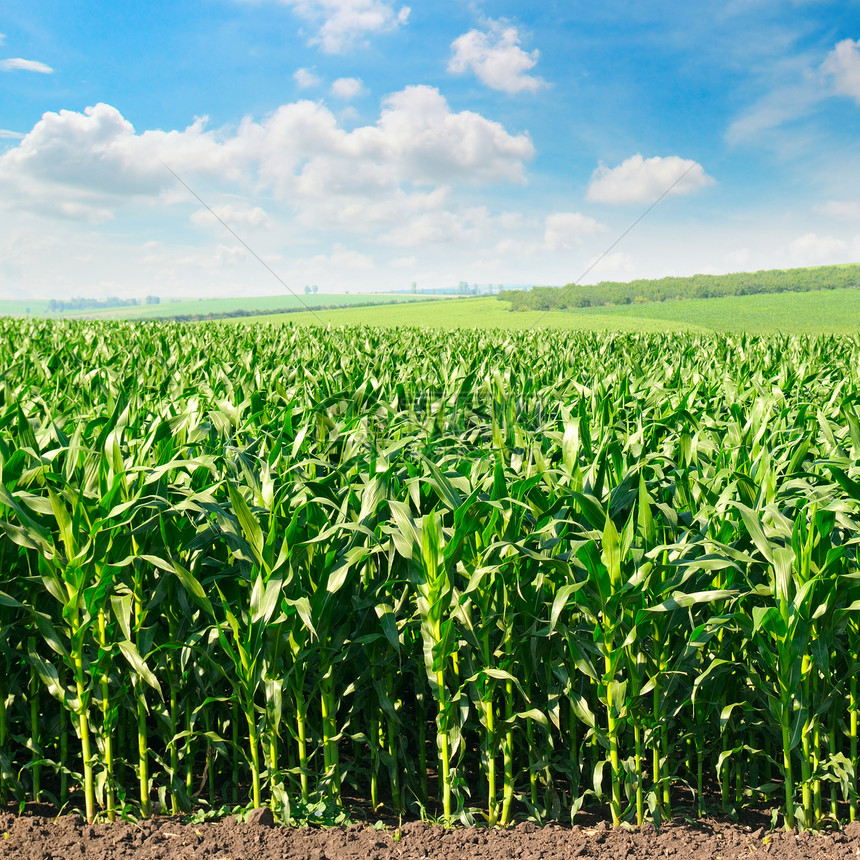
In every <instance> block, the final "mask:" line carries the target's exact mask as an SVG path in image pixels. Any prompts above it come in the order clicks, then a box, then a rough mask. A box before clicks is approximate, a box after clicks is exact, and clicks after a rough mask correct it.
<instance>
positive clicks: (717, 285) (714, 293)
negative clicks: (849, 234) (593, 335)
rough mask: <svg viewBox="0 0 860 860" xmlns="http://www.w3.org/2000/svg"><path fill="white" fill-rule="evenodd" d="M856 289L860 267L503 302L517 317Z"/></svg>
mask: <svg viewBox="0 0 860 860" xmlns="http://www.w3.org/2000/svg"><path fill="white" fill-rule="evenodd" d="M852 287H860V263H852V264H850V265H843V266H816V267H814V268H806V269H769V270H766V271H761V272H738V273H734V274H730V275H693V276H692V277H687V278H660V279H658V280H638V281H630V282H628V283H621V282H618V281H601V282H600V283H599V284H594V285H589V286H584V285H578V284H567V285H566V286H564V287H534V288H533V289H531V290H528V291H526V290H506V291H505V292H504V294H503V295H500V296H499V298H500V299H502V301H505V302H511V310H514V311H543V310H572V309H575V308H591V307H600V306H601V305H629V304H631V303H633V302H665V301H671V300H674V299H712V298H719V297H721V296H751V295H755V294H758V293H789V292H794V293H805V292H812V291H814V290H841V289H849V288H852Z"/></svg>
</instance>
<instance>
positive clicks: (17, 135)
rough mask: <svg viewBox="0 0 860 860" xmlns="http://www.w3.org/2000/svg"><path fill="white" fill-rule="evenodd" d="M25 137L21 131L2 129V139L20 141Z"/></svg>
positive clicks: (0, 135)
mask: <svg viewBox="0 0 860 860" xmlns="http://www.w3.org/2000/svg"><path fill="white" fill-rule="evenodd" d="M23 136H24V135H23V134H21V132H19V131H9V129H8V128H0V138H10V139H12V140H20V139H21V138H22V137H23Z"/></svg>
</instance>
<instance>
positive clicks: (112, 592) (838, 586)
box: [0, 321, 860, 827]
mask: <svg viewBox="0 0 860 860" xmlns="http://www.w3.org/2000/svg"><path fill="white" fill-rule="evenodd" d="M0 356H2V367H3V373H2V375H0V428H2V433H0V655H2V659H3V665H4V667H5V671H4V673H3V675H2V677H0V793H2V795H3V797H2V799H3V800H11V799H14V800H16V801H18V802H21V801H23V800H25V799H27V798H34V799H38V798H43V799H48V800H55V801H56V802H57V803H58V804H60V805H64V804H66V803H69V802H77V803H80V804H81V807H82V809H83V810H84V812H85V813H86V814H87V816H88V817H89V818H94V817H96V816H97V815H100V814H104V815H105V816H106V817H108V818H110V817H113V816H114V815H116V814H132V815H138V814H139V815H141V816H142V817H145V816H146V815H148V814H149V813H150V807H151V805H152V806H155V805H157V806H158V807H159V808H161V809H164V810H166V811H171V812H174V813H179V812H182V813H185V814H198V815H205V814H208V813H205V812H200V810H201V809H204V810H206V809H208V810H217V809H221V808H224V807H227V808H234V809H235V808H236V807H242V808H244V807H245V805H247V804H250V806H258V805H260V804H262V803H266V804H269V805H271V807H272V808H273V810H274V812H275V813H276V815H277V816H278V818H279V819H280V820H282V821H285V822H306V821H322V822H325V823H337V822H339V821H345V820H348V819H349V818H350V817H353V813H352V812H351V811H350V810H349V809H348V800H347V799H346V798H349V797H351V796H355V795H356V794H357V795H359V796H362V797H367V798H368V799H370V801H371V805H372V806H373V807H374V810H375V808H376V807H378V806H379V805H381V804H385V805H387V806H389V807H390V809H391V810H392V811H394V812H395V813H403V812H410V811H411V812H412V813H413V814H421V815H424V816H427V815H429V816H431V817H433V816H435V817H438V818H439V820H441V821H443V822H444V823H449V822H452V821H454V820H456V819H459V820H461V821H464V822H471V821H475V820H476V819H484V820H487V821H488V822H491V823H494V824H495V823H499V824H507V823H509V822H510V821H511V820H512V819H513V818H514V817H515V816H516V815H519V814H526V813H527V814H529V815H531V816H533V817H535V818H537V819H539V820H547V819H550V818H556V819H558V818H562V817H567V818H568V819H569V818H570V817H572V816H574V815H575V814H576V813H577V811H578V810H579V809H580V808H581V807H582V806H583V805H584V804H587V803H590V802H591V801H592V800H594V799H598V800H601V801H602V800H605V801H607V802H608V803H609V807H610V810H611V813H612V816H613V819H614V820H615V821H616V822H621V821H623V820H635V821H642V820H643V819H644V818H646V817H651V818H653V819H655V820H657V821H660V820H665V819H667V818H669V817H671V816H672V815H673V814H674V813H675V812H676V811H677V809H678V806H679V805H680V804H681V803H684V802H688V800H689V798H690V796H691V794H690V791H692V796H693V798H694V804H693V805H694V810H693V811H694V812H695V813H703V812H705V811H707V809H709V808H712V807H714V806H719V807H721V808H722V809H724V810H725V811H727V812H733V811H737V809H739V808H740V807H742V806H743V805H745V804H748V803H751V802H757V801H762V800H767V801H774V802H779V804H780V805H781V807H782V810H783V813H782V814H783V816H784V819H785V822H786V823H787V824H788V825H789V826H791V825H794V824H798V825H800V826H803V827H811V826H818V825H821V824H823V823H824V822H826V821H828V820H832V819H835V818H846V817H848V818H852V819H853V818H854V817H855V815H856V808H857V800H858V794H857V768H858V708H860V696H858V689H857V683H858V682H857V679H858V672H860V663H858V654H860V615H858V610H860V565H858V555H857V547H858V543H860V538H858V535H860V339H858V338H857V337H819V338H791V337H782V336H780V337H750V336H746V335H739V336H697V335H672V336H666V335H648V336H646V335H621V334H615V335H594V334H578V335H572V334H570V333H565V332H553V331H536V332H523V333H515V332H503V333H487V332H476V331H471V332H456V333H442V332H427V331H419V330H414V329H407V330H399V331H393V332H392V331H385V330H381V329H368V328H351V329H323V328H294V327H268V328H262V327H261V328H258V329H249V328H243V327H227V326H222V325H214V324H212V325H209V324H206V325H200V326H195V327H183V326H180V325H172V324H156V325H147V326H130V325H126V324H120V323H81V322H78V323H70V322H53V323H50V322H35V321H27V322H24V321H17V322H16V321H2V322H0ZM709 785H711V786H715V788H716V790H715V791H712V792H711V793H708V786H709ZM374 810H371V811H370V813H369V814H370V816H371V817H375V811H374ZM195 811H196V813H195Z"/></svg>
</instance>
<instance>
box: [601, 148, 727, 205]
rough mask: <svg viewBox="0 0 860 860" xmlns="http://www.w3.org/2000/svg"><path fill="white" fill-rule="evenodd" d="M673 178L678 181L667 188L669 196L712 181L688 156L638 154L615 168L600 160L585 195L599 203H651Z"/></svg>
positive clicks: (664, 190) (698, 188) (662, 192)
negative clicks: (647, 156)
mask: <svg viewBox="0 0 860 860" xmlns="http://www.w3.org/2000/svg"><path fill="white" fill-rule="evenodd" d="M685 174H686V175H685ZM682 176H683V178H682V179H681V177H682ZM679 179H680V181H678V180H679ZM675 181H678V184H677V185H675V186H674V187H672V188H671V190H670V191H668V193H669V195H672V196H676V195H682V194H692V193H693V192H695V191H699V190H701V189H702V188H706V187H707V186H709V185H713V184H714V183H715V180H714V179H713V177H711V176H708V174H707V173H705V171H704V168H703V167H702V166H701V164H698V163H696V162H695V161H691V160H690V159H686V158H680V157H679V156H677V155H669V156H666V157H661V156H655V157H654V158H643V157H642V156H641V155H639V154H637V155H633V156H631V157H630V158H628V159H625V160H624V161H622V162H621V164H619V165H618V167H613V168H609V167H607V166H606V165H605V164H602V163H601V164H600V166H599V167H598V168H597V170H595V171H594V173H593V174H592V176H591V182H590V183H589V185H588V194H587V197H588V199H589V200H594V201H597V202H599V203H645V202H653V201H654V200H656V199H657V198H658V197H659V196H660V195H661V194H664V193H666V192H667V190H668V189H669V188H670V186H672V183H673V182H675Z"/></svg>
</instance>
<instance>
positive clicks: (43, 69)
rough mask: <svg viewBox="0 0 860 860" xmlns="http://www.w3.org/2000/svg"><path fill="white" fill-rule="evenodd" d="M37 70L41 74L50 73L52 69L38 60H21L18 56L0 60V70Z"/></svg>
mask: <svg viewBox="0 0 860 860" xmlns="http://www.w3.org/2000/svg"><path fill="white" fill-rule="evenodd" d="M15 71H20V72H38V73H39V74H41V75H50V74H52V73H53V71H54V70H53V69H52V68H51V67H50V66H47V65H45V63H40V62H39V61H38V60H22V59H21V58H20V57H10V58H9V59H8V60H0V72H15Z"/></svg>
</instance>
